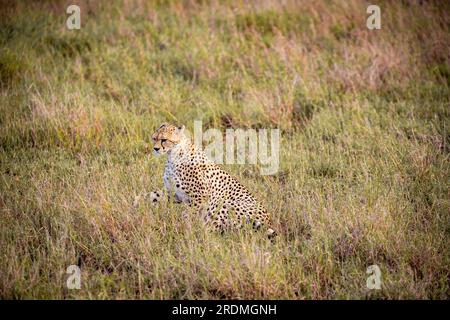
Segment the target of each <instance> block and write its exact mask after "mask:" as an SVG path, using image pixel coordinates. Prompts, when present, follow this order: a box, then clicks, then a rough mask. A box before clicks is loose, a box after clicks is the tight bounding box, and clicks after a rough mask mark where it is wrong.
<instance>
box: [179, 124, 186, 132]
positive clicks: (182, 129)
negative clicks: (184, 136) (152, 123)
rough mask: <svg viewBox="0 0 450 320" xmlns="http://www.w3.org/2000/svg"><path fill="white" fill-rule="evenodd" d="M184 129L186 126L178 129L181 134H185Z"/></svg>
mask: <svg viewBox="0 0 450 320" xmlns="http://www.w3.org/2000/svg"><path fill="white" fill-rule="evenodd" d="M184 128H186V127H185V126H184V125H181V126H179V127H178V132H179V133H183V132H184Z"/></svg>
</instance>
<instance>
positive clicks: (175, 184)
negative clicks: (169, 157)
mask: <svg viewBox="0 0 450 320" xmlns="http://www.w3.org/2000/svg"><path fill="white" fill-rule="evenodd" d="M163 180H164V186H165V188H166V190H167V191H168V192H174V193H175V197H176V199H177V200H178V201H180V202H184V203H190V202H191V198H190V197H189V196H188V194H187V193H186V192H185V191H184V190H183V181H182V174H181V173H180V172H179V170H178V168H177V167H176V166H174V165H173V164H172V163H168V164H167V165H166V169H165V171H164V176H163Z"/></svg>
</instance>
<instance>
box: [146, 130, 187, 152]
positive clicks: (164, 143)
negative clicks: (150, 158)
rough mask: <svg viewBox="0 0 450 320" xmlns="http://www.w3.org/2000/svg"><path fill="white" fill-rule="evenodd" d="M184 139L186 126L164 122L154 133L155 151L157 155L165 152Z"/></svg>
mask: <svg viewBox="0 0 450 320" xmlns="http://www.w3.org/2000/svg"><path fill="white" fill-rule="evenodd" d="M184 139H185V135H184V126H180V127H177V126H174V125H172V124H167V123H163V124H162V125H161V126H160V127H159V128H158V130H156V131H155V133H154V134H153V135H152V140H153V143H154V145H153V151H154V153H155V154H156V155H160V154H165V153H167V152H169V151H170V150H172V149H173V148H174V147H175V146H176V145H177V144H179V143H180V142H181V141H183V140H184Z"/></svg>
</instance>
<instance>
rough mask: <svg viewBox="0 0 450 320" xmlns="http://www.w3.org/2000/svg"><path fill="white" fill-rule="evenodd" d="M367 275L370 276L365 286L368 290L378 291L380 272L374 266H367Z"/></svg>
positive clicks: (378, 268) (376, 266)
mask: <svg viewBox="0 0 450 320" xmlns="http://www.w3.org/2000/svg"><path fill="white" fill-rule="evenodd" d="M366 273H367V274H370V276H369V277H368V278H367V281H366V286H367V289H370V290H380V289H381V270H380V267H379V266H378V265H376V264H373V265H371V266H369V267H368V268H367V270H366Z"/></svg>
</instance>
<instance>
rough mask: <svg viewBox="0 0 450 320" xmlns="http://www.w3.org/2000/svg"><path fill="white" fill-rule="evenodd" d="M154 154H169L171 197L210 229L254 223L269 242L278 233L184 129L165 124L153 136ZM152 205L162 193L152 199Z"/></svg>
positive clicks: (247, 194) (166, 181)
mask: <svg viewBox="0 0 450 320" xmlns="http://www.w3.org/2000/svg"><path fill="white" fill-rule="evenodd" d="M152 140H153V142H154V152H155V154H158V155H160V154H167V155H168V159H167V164H166V168H165V170H164V175H163V181H164V186H165V189H166V191H167V194H168V196H169V199H170V198H171V195H174V200H175V201H176V202H180V203H181V202H182V203H185V204H187V205H188V206H189V207H190V208H192V209H193V210H194V212H196V213H198V214H200V215H201V217H203V219H204V221H205V223H206V224H207V225H208V226H212V227H213V228H214V229H215V230H219V231H225V230H228V229H230V228H240V227H242V226H243V225H244V223H247V222H248V223H251V224H252V226H253V227H254V228H255V229H260V228H264V229H265V230H266V232H267V234H268V236H269V237H270V238H273V236H274V235H275V231H274V230H273V229H272V228H271V226H270V219H269V215H268V213H267V211H266V209H265V208H264V207H263V206H262V205H261V204H260V203H259V202H258V201H257V200H256V198H255V197H254V196H253V195H252V194H251V193H250V192H249V191H248V190H247V189H246V188H245V187H244V186H243V185H242V184H240V183H239V182H238V181H237V180H235V179H234V178H233V177H231V176H230V175H229V174H228V173H227V172H225V171H224V170H222V169H221V167H219V166H218V165H216V164H215V163H213V162H212V161H211V160H210V159H208V157H207V156H206V155H205V153H204V152H203V151H201V150H200V149H199V148H197V147H196V146H194V145H193V144H192V143H191V141H190V140H189V139H188V138H187V137H186V135H185V134H184V126H182V127H176V126H174V125H170V124H162V125H161V126H160V127H159V128H158V129H157V130H156V132H155V133H154V134H153V135H152ZM151 199H152V201H153V202H158V201H159V199H161V192H160V191H156V192H153V193H152V195H151Z"/></svg>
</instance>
